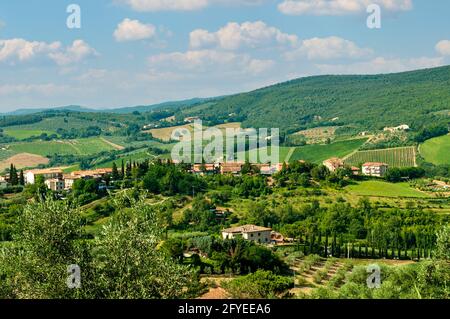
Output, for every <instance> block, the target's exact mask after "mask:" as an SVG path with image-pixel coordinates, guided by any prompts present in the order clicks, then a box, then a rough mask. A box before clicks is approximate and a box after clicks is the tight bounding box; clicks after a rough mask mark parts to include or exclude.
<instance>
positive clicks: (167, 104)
mask: <svg viewBox="0 0 450 319" xmlns="http://www.w3.org/2000/svg"><path fill="white" fill-rule="evenodd" d="M208 100H210V98H193V99H188V100H181V101H171V102H163V103H158V104H151V105H139V106H129V107H119V108H112V109H96V108H87V107H84V106H80V105H67V106H58V107H42V108H22V109H17V110H15V111H11V112H5V113H0V115H3V116H5V115H30V114H36V113H41V112H46V111H71V112H85V113H116V114H128V113H133V112H140V113H144V112H149V111H152V110H155V109H160V108H176V107H180V106H184V107H188V106H191V105H194V104H198V103H202V102H206V101H208Z"/></svg>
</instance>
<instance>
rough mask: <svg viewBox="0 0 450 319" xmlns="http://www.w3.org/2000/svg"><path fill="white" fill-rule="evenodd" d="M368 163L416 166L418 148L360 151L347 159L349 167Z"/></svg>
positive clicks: (390, 165)
mask: <svg viewBox="0 0 450 319" xmlns="http://www.w3.org/2000/svg"><path fill="white" fill-rule="evenodd" d="M366 162H383V163H386V164H388V165H389V167H413V166H416V148H415V147H414V146H411V147H398V148H389V149H382V150H373V151H359V152H356V153H354V154H351V155H350V156H349V157H347V158H345V163H346V164H349V165H356V166H358V165H360V164H364V163H366Z"/></svg>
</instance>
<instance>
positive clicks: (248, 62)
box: [149, 50, 274, 74]
mask: <svg viewBox="0 0 450 319" xmlns="http://www.w3.org/2000/svg"><path fill="white" fill-rule="evenodd" d="M149 64H150V66H151V67H152V69H157V70H170V71H174V70H177V71H180V72H183V71H184V72H193V73H204V72H210V71H214V72H215V73H218V72H225V73H241V74H259V73H262V72H265V71H267V70H269V69H270V68H271V67H272V66H273V65H274V61H272V60H263V59H254V58H252V57H250V56H249V55H246V54H236V53H233V52H225V51H217V50H193V51H187V52H172V53H162V54H158V55H154V56H151V57H149Z"/></svg>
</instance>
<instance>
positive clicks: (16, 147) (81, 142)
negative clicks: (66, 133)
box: [9, 137, 114, 156]
mask: <svg viewBox="0 0 450 319" xmlns="http://www.w3.org/2000/svg"><path fill="white" fill-rule="evenodd" d="M9 149H10V150H11V151H13V152H16V153H30V154H36V155H41V156H51V155H55V154H58V155H71V154H74V155H90V154H96V153H99V152H102V151H112V150H114V148H113V147H112V146H111V145H109V144H108V143H106V142H104V141H102V140H101V139H100V138H96V137H95V138H85V139H77V140H65V141H35V142H32V143H25V142H20V143H12V144H10V145H9Z"/></svg>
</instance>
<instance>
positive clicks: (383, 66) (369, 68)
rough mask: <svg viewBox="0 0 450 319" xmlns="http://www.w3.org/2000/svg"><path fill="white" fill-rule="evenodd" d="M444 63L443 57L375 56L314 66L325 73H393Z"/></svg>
mask: <svg viewBox="0 0 450 319" xmlns="http://www.w3.org/2000/svg"><path fill="white" fill-rule="evenodd" d="M442 65H444V59H443V58H429V57H420V58H410V59H400V58H399V59H387V58H384V57H377V58H375V59H372V60H371V61H365V62H357V63H352V64H335V65H333V64H317V65H316V67H317V68H318V69H319V70H320V71H321V72H322V73H327V74H378V73H395V72H404V71H411V70H417V69H425V68H434V67H438V66H442Z"/></svg>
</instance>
